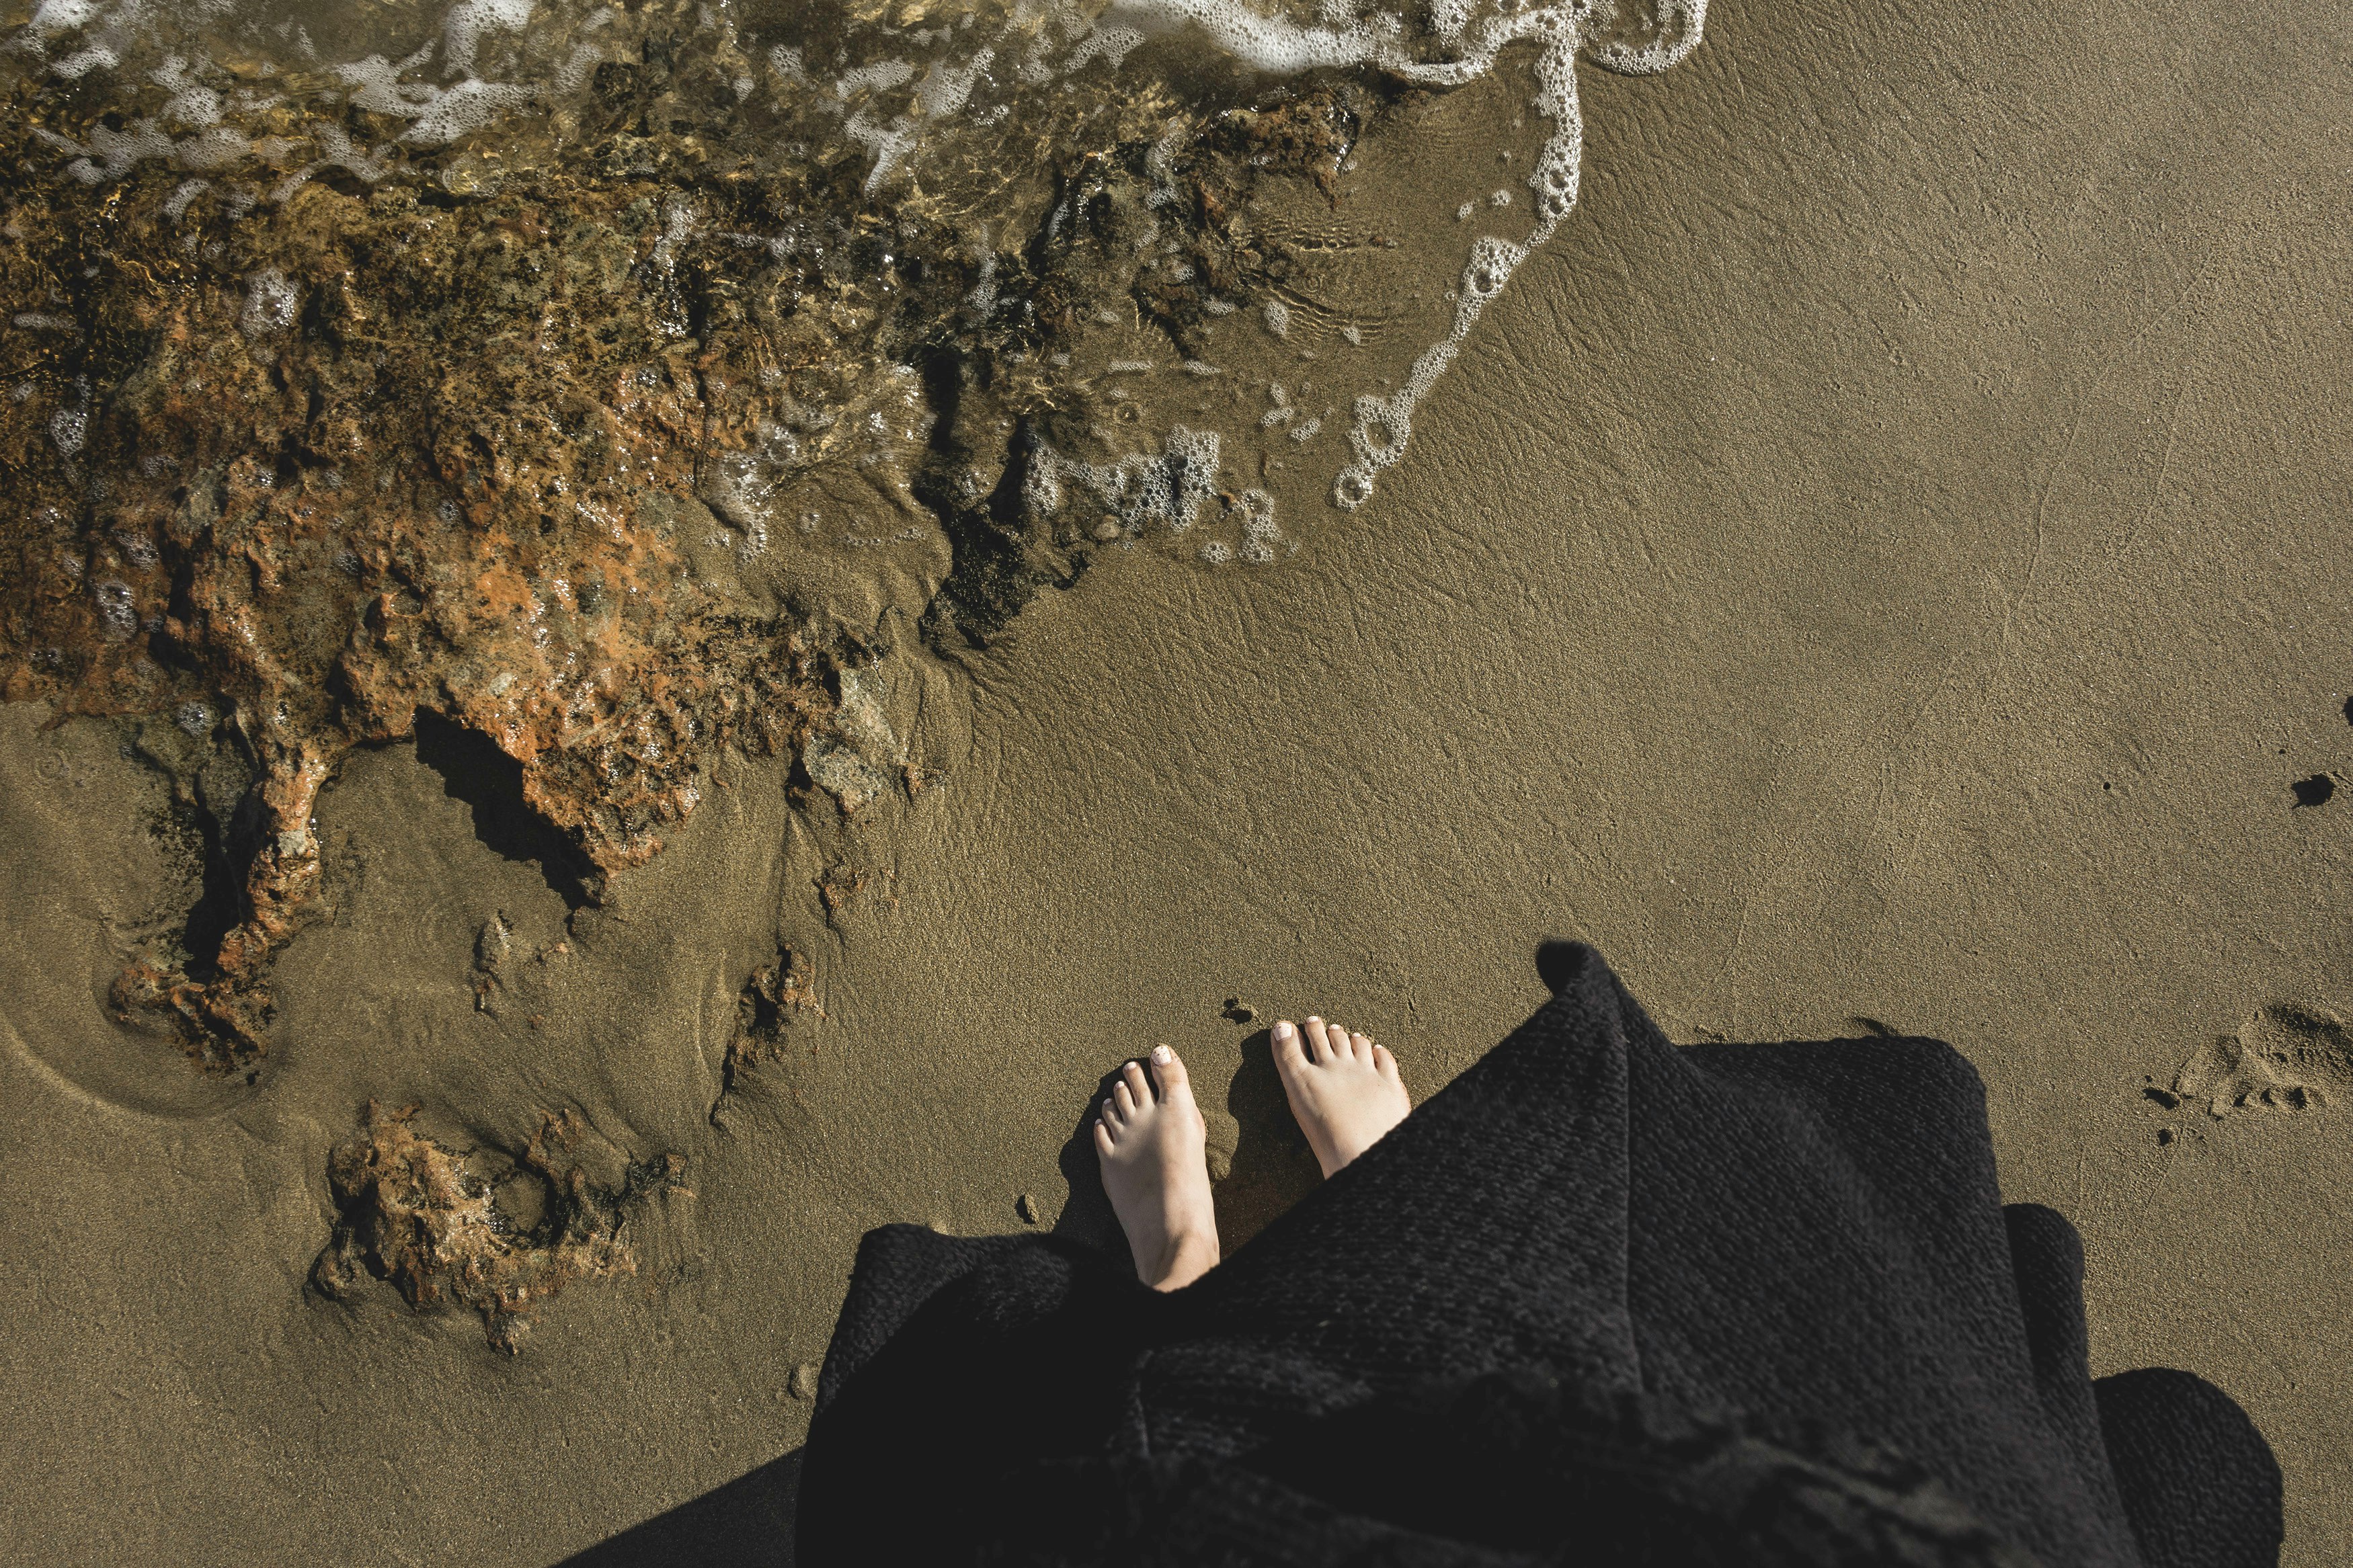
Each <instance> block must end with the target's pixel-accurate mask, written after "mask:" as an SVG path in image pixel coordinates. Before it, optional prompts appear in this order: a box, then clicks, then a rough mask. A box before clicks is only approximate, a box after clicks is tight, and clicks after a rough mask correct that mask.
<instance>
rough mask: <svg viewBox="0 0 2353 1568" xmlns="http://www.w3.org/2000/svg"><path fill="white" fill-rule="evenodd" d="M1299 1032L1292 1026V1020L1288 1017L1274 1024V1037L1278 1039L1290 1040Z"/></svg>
mask: <svg viewBox="0 0 2353 1568" xmlns="http://www.w3.org/2000/svg"><path fill="white" fill-rule="evenodd" d="M1298 1033H1299V1031H1298V1030H1297V1029H1295V1028H1293V1027H1292V1024H1291V1020H1290V1019H1288V1018H1285V1019H1284V1020H1283V1021H1282V1023H1280V1024H1277V1025H1276V1026H1274V1037H1275V1038H1276V1039H1278V1040H1288V1039H1290V1038H1291V1037H1293V1036H1294V1035H1296V1034H1298Z"/></svg>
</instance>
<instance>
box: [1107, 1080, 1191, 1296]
mask: <svg viewBox="0 0 2353 1568" xmlns="http://www.w3.org/2000/svg"><path fill="white" fill-rule="evenodd" d="M1207 1138H1208V1128H1207V1126H1205V1125H1204V1124H1203V1122H1202V1121H1201V1110H1200V1107H1199V1106H1198V1105H1196V1104H1194V1103H1193V1086H1192V1081H1191V1080H1190V1079H1187V1077H1186V1075H1185V1064H1184V1063H1183V1062H1180V1061H1178V1060H1177V1059H1176V1052H1175V1051H1173V1050H1170V1049H1169V1048H1168V1047H1166V1046H1155V1047H1153V1050H1152V1070H1151V1071H1150V1072H1148V1073H1147V1072H1145V1069H1144V1068H1143V1066H1142V1065H1141V1064H1139V1063H1136V1062H1130V1063H1128V1064H1127V1067H1126V1069H1125V1070H1124V1072H1123V1073H1122V1075H1121V1078H1120V1081H1119V1082H1118V1083H1117V1084H1116V1085H1114V1086H1113V1089H1112V1092H1111V1098H1109V1099H1108V1100H1104V1101H1103V1112H1102V1114H1101V1115H1100V1116H1099V1117H1097V1118H1096V1121H1095V1154H1096V1156H1097V1157H1098V1158H1099V1159H1100V1160H1101V1161H1102V1162H1103V1192H1104V1193H1105V1194H1107V1195H1108V1196H1109V1197H1110V1198H1111V1206H1112V1212H1113V1214H1115V1215H1119V1226H1120V1229H1122V1230H1124V1231H1125V1232H1126V1233H1127V1246H1128V1250H1129V1251H1130V1252H1132V1253H1134V1256H1135V1272H1136V1275H1137V1277H1138V1278H1140V1279H1143V1281H1144V1282H1145V1284H1146V1285H1149V1286H1151V1287H1152V1288H1153V1289H1155V1290H1175V1289H1178V1288H1180V1287H1182V1286H1186V1285H1190V1284H1191V1283H1192V1282H1193V1281H1194V1280H1196V1279H1199V1278H1200V1277H1201V1276H1202V1275H1204V1274H1206V1273H1208V1271H1209V1270H1210V1269H1211V1268H1215V1267H1216V1266H1217V1262H1218V1214H1217V1208H1216V1205H1214V1204H1213V1203H1212V1202H1211V1201H1210V1197H1209V1163H1208V1148H1207Z"/></svg>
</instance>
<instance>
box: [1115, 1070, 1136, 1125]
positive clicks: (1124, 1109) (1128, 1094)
mask: <svg viewBox="0 0 2353 1568" xmlns="http://www.w3.org/2000/svg"><path fill="white" fill-rule="evenodd" d="M1111 1102H1112V1103H1113V1105H1115V1106H1117V1107H1119V1119H1120V1120H1121V1121H1126V1120H1127V1119H1128V1118H1129V1117H1131V1116H1134V1114H1135V1103H1136V1102H1135V1091H1134V1089H1130V1088H1128V1087H1127V1080H1126V1079H1120V1080H1119V1082H1118V1083H1117V1084H1115V1085H1113V1088H1112V1091H1111Z"/></svg>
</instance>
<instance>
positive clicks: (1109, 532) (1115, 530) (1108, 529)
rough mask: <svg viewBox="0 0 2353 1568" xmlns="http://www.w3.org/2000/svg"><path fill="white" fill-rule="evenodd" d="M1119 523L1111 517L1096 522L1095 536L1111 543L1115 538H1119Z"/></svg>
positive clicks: (1106, 542)
mask: <svg viewBox="0 0 2353 1568" xmlns="http://www.w3.org/2000/svg"><path fill="white" fill-rule="evenodd" d="M1119 532H1120V530H1119V524H1117V523H1115V522H1113V521H1112V520H1111V519H1109V518H1105V519H1103V521H1101V522H1099V523H1097V524H1095V537H1096V538H1097V539H1099V540H1101V541H1102V542H1103V543H1105V544H1109V543H1110V542H1112V541H1113V540H1114V539H1117V538H1118V537H1119Z"/></svg>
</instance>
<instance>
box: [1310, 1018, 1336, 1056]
mask: <svg viewBox="0 0 2353 1568" xmlns="http://www.w3.org/2000/svg"><path fill="white" fill-rule="evenodd" d="M1307 1057H1308V1059H1309V1060H1310V1061H1314V1062H1318V1063H1321V1062H1328V1061H1330V1060H1331V1059H1332V1040H1331V1037H1330V1035H1329V1033H1328V1032H1327V1031H1326V1030H1325V1029H1324V1020H1323V1019H1321V1018H1318V1017H1316V1016H1314V1014H1312V1013H1311V1014H1309V1015H1308V1017H1307Z"/></svg>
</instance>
